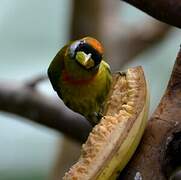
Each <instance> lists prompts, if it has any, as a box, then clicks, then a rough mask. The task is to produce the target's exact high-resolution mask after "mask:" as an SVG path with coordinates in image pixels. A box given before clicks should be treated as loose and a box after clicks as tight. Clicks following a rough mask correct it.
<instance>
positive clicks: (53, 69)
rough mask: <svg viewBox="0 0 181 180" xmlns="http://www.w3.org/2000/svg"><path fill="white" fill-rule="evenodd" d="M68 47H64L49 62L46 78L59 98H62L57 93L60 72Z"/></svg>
mask: <svg viewBox="0 0 181 180" xmlns="http://www.w3.org/2000/svg"><path fill="white" fill-rule="evenodd" d="M67 47H68V45H66V46H64V47H63V48H62V49H61V50H60V51H59V52H58V53H57V55H56V56H55V57H54V59H53V61H52V62H51V64H50V66H49V68H48V72H47V73H48V77H49V79H50V82H51V84H52V86H53V89H54V90H55V91H56V92H57V93H58V95H59V96H60V98H62V96H61V94H60V91H59V85H58V84H59V80H60V77H61V74H62V70H63V68H64V55H65V52H66V50H67Z"/></svg>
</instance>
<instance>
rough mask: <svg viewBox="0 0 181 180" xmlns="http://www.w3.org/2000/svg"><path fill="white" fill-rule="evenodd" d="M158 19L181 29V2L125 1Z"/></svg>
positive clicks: (168, 0)
mask: <svg viewBox="0 0 181 180" xmlns="http://www.w3.org/2000/svg"><path fill="white" fill-rule="evenodd" d="M123 1H125V2H127V3H129V4H131V5H133V6H135V7H136V8H138V9H140V10H142V11H144V12H146V13H147V14H149V15H151V16H152V17H155V18H156V19H158V20H160V21H162V22H166V23H168V24H170V25H173V26H176V27H178V28H181V21H180V19H181V1H180V0H157V1H151V0H123Z"/></svg>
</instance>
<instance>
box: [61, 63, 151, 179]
mask: <svg viewBox="0 0 181 180" xmlns="http://www.w3.org/2000/svg"><path fill="white" fill-rule="evenodd" d="M148 109H149V93H148V88H147V84H146V80H145V76H144V72H143V70H142V68H141V67H140V66H139V67H135V68H130V69H128V70H127V72H123V73H117V74H115V75H113V83H112V88H111V91H110V93H109V96H108V99H107V101H106V102H105V105H104V110H103V114H104V116H103V118H102V119H101V121H100V122H99V123H98V124H97V125H96V126H95V127H94V128H93V130H92V132H91V133H90V134H89V137H88V139H87V141H86V142H85V144H83V145H82V152H81V156H80V158H79V160H78V162H77V163H75V164H74V165H73V166H72V167H71V168H70V170H69V171H68V172H67V173H65V176H64V177H63V179H64V180H114V179H116V177H117V176H118V175H119V173H120V172H121V171H122V170H123V168H124V167H125V166H126V164H127V163H128V161H129V160H130V158H131V156H132V155H133V153H134V152H135V150H136V148H137V146H138V144H139V142H140V140H141V137H142V135H143V132H144V129H145V126H146V122H147V116H148Z"/></svg>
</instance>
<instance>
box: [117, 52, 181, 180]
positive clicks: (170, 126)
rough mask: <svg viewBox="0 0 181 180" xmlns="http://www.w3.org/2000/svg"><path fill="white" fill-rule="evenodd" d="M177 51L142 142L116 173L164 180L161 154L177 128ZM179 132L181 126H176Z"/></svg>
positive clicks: (180, 69) (180, 68) (180, 88)
mask: <svg viewBox="0 0 181 180" xmlns="http://www.w3.org/2000/svg"><path fill="white" fill-rule="evenodd" d="M180 102H181V50H180V52H179V54H178V57H177V60H176V62H175V65H174V68H173V72H172V75H171V78H170V81H169V83H168V87H167V90H166V92H165V94H164V96H163V97H162V99H161V102H160V104H159V106H158V107H157V109H156V111H155V113H154V114H153V115H152V117H151V119H150V120H149V122H148V126H147V129H146V131H145V134H144V136H143V139H142V142H141V144H140V146H139V148H138V149H137V151H136V152H135V155H134V157H133V158H132V160H131V162H130V163H129V164H128V166H127V167H126V169H125V170H124V171H123V173H122V174H121V176H120V179H126V180H132V179H134V178H135V176H137V175H138V174H139V176H140V177H142V179H150V180H157V179H159V180H165V179H166V177H165V174H164V173H163V171H162V164H163V162H162V160H161V154H162V153H163V152H162V151H163V145H164V144H165V143H167V142H168V139H169V138H170V134H169V132H170V131H172V133H174V132H176V131H178V128H176V127H181V119H180V117H181V103H180ZM180 132H181V128H180Z"/></svg>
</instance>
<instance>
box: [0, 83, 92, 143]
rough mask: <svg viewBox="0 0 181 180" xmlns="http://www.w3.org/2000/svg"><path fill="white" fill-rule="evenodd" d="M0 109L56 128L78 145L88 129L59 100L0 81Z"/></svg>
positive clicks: (16, 84)
mask: <svg viewBox="0 0 181 180" xmlns="http://www.w3.org/2000/svg"><path fill="white" fill-rule="evenodd" d="M0 110H2V111H6V112H9V113H14V114H17V115H19V116H22V117H25V118H27V119H29V120H31V121H33V122H36V123H39V124H42V125H45V126H48V127H50V128H53V129H56V130H58V131H59V132H62V133H64V134H65V135H67V136H69V137H71V138H73V139H75V140H78V141H79V142H80V141H81V142H84V141H85V140H86V138H87V136H88V133H89V132H90V130H91V126H90V124H89V123H88V122H87V120H85V119H84V118H83V117H82V116H80V115H78V114H76V113H73V112H72V111H70V110H69V109H68V108H66V107H65V106H64V105H63V104H62V103H61V101H60V100H59V99H58V98H57V99H56V98H51V97H48V96H46V95H43V94H42V93H40V92H38V91H37V90H36V89H32V88H31V86H29V85H26V84H20V83H18V82H9V83H8V82H7V81H4V82H2V81H1V82H0Z"/></svg>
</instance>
